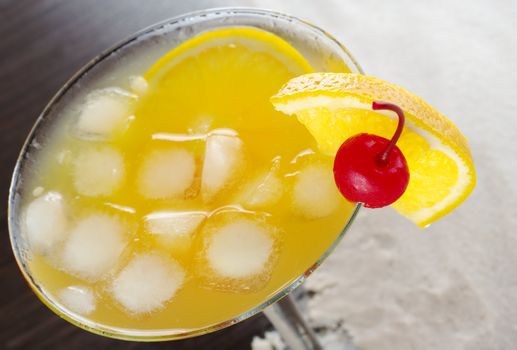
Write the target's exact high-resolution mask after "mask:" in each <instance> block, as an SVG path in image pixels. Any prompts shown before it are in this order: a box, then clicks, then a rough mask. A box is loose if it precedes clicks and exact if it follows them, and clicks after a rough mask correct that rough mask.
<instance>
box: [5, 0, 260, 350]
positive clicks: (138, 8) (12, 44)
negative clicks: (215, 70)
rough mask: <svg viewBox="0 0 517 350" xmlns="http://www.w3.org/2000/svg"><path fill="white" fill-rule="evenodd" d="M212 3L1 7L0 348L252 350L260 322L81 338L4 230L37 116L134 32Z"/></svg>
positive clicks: (61, 2) (13, 0)
mask: <svg viewBox="0 0 517 350" xmlns="http://www.w3.org/2000/svg"><path fill="white" fill-rule="evenodd" d="M221 5H222V4H220V3H218V2H214V1H172V0H171V1H157V0H154V1H145V2H144V1H137V0H124V1H122V0H121V1H117V0H32V1H29V0H0V131H1V133H0V164H1V165H0V181H1V183H0V198H2V200H1V201H0V212H1V218H0V220H1V222H0V229H1V242H0V253H1V254H0V281H1V282H0V283H1V289H0V349H27V350H30V349H56V350H57V349H77V350H80V349H248V348H249V346H250V345H249V344H250V342H251V338H252V337H253V335H255V334H261V333H262V332H263V331H264V330H265V329H266V328H267V327H269V326H270V325H269V323H268V321H267V320H266V319H265V317H264V316H262V315H258V316H255V317H253V318H251V319H249V320H247V321H244V322H242V323H240V324H238V325H235V326H233V327H230V328H227V329H225V330H222V331H219V332H216V333H212V334H210V335H206V336H202V337H198V338H193V339H188V340H182V341H176V342H164V343H135V342H124V341H118V340H113V339H108V338H103V337H101V336H97V335H94V334H90V333H88V332H86V331H83V330H81V329H79V328H76V327H75V326H72V325H71V324H69V323H67V322H66V321H64V320H62V319H61V318H59V317H58V316H56V315H54V314H53V313H52V312H51V311H50V310H48V309H47V308H46V307H45V306H44V305H43V304H42V303H41V302H40V301H39V300H38V299H37V298H36V296H35V295H34V294H33V293H32V291H31V290H30V288H29V287H28V286H27V284H26V282H25V281H24V279H23V278H22V275H21V273H20V272H19V270H18V267H17V265H16V263H15V260H14V257H13V254H12V252H11V246H10V243H9V237H8V230H7V196H8V188H9V182H10V177H11V173H12V170H13V167H14V164H15V161H16V158H17V156H18V152H19V150H20V148H21V146H22V144H23V141H24V139H25V137H26V135H27V133H28V132H29V130H30V128H31V126H32V124H33V123H34V121H35V120H36V118H37V116H38V114H39V113H40V112H41V111H42V109H43V108H44V106H45V104H46V103H47V102H48V101H49V99H50V98H51V97H52V95H53V94H54V93H55V92H56V91H57V90H58V89H59V87H60V86H61V85H62V84H63V83H64V82H65V81H66V80H67V79H68V78H69V77H70V76H71V75H72V74H73V73H74V72H75V71H76V70H78V69H79V68H80V67H81V66H83V65H84V64H85V63H86V62H87V61H88V60H89V59H91V58H93V57H94V56H96V55H97V54H98V53H100V52H101V51H102V50H105V49H107V48H108V47H110V46H111V45H113V44H114V43H116V42H117V41H119V40H122V39H124V38H125V37H127V36H128V35H130V34H132V33H133V32H135V31H137V30H139V29H141V28H143V27H146V26H148V25H151V24H153V23H155V22H157V21H160V20H163V19H166V18H170V17H173V16H176V15H179V14H181V13H184V12H188V11H192V10H198V9H202V8H208V7H214V6H221Z"/></svg>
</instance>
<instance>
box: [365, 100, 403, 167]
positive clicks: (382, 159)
mask: <svg viewBox="0 0 517 350" xmlns="http://www.w3.org/2000/svg"><path fill="white" fill-rule="evenodd" d="M372 109H373V110H374V111H378V110H389V111H393V112H395V113H397V115H398V116H399V123H398V125H397V130H395V133H394V134H393V136H392V137H391V141H390V143H389V144H388V146H386V148H385V149H384V151H383V152H382V153H379V155H378V156H377V159H376V160H377V165H379V166H386V165H387V164H388V161H389V159H390V154H391V151H392V150H393V147H395V144H396V143H397V141H398V140H399V138H400V135H401V134H402V130H403V129H404V121H405V118H404V112H403V111H402V109H401V108H400V107H399V106H397V105H396V104H393V103H389V102H382V101H373V102H372Z"/></svg>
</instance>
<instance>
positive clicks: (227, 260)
mask: <svg viewBox="0 0 517 350" xmlns="http://www.w3.org/2000/svg"><path fill="white" fill-rule="evenodd" d="M310 69H311V68H310V65H309V64H308V63H307V62H306V61H305V59H304V58H303V57H302V56H301V55H300V54H298V53H297V52H296V51H295V50H294V49H293V48H291V47H290V46H289V45H288V44H287V43H286V42H284V41H282V40H281V39H279V38H278V37H275V36H273V35H272V34H269V33H266V32H262V31H259V30H255V29H250V28H240V29H225V30H220V31H214V32H210V33H207V34H202V35H200V36H199V37H197V38H195V39H193V40H191V41H189V42H187V43H185V44H183V45H181V46H179V47H177V48H176V49H174V50H173V51H172V52H170V53H168V54H167V55H166V56H164V58H162V59H161V60H159V61H158V62H157V63H156V64H155V65H154V66H153V67H152V68H150V69H149V70H148V71H147V73H146V74H144V75H143V77H142V76H139V77H128V76H124V77H119V78H117V79H115V81H114V83H113V84H112V86H111V87H109V88H104V89H99V90H96V91H87V92H85V96H84V98H83V99H82V102H81V104H80V105H79V106H78V107H77V108H75V109H74V113H72V114H71V117H70V118H63V122H62V123H61V124H60V125H58V127H57V128H56V130H55V131H54V132H53V134H52V135H53V137H52V142H50V143H49V145H48V147H46V148H45V150H44V151H43V152H42V154H41V157H40V159H39V160H38V161H37V162H36V165H35V167H36V168H37V169H38V171H36V172H35V173H34V175H33V177H32V179H30V181H29V182H28V185H27V186H26V187H25V193H24V196H23V203H24V204H23V205H24V208H25V209H24V214H23V218H22V219H23V225H22V227H24V235H25V238H26V239H27V241H28V242H29V247H30V254H29V259H30V260H29V265H30V269H31V272H32V274H33V276H34V278H35V279H36V281H37V282H38V283H39V284H40V285H41V286H42V287H43V289H44V291H45V293H47V294H49V295H50V296H51V297H52V298H53V299H54V300H55V301H56V302H57V303H58V304H59V305H61V306H62V307H63V308H65V309H68V310H69V311H71V312H72V313H73V314H74V315H76V316H77V317H81V318H82V319H83V320H87V321H88V322H90V324H91V325H93V324H96V325H101V326H102V327H104V328H107V329H109V328H111V329H117V330H119V331H124V332H131V330H138V331H140V332H145V331H151V330H152V331H160V332H161V331H164V332H165V331H167V332H176V333H182V332H186V331H189V330H194V329H199V328H204V327H208V326H210V325H213V324H216V323H220V322H224V321H227V320H230V319H232V318H233V317H236V316H238V315H239V314H242V313H244V312H247V311H249V310H250V309H252V308H253V307H256V306H257V305H259V304H260V303H263V302H265V301H266V300H267V299H268V298H269V297H271V296H272V295H274V294H275V293H276V292H278V291H279V290H281V289H282V288H283V287H285V286H287V285H288V284H289V283H291V282H292V281H293V280H294V279H296V278H297V277H299V276H300V275H301V274H302V273H303V272H304V271H306V270H307V269H308V268H309V267H310V266H311V265H312V264H314V263H315V262H316V260H317V259H318V258H319V257H320V256H321V255H322V254H323V253H324V252H325V250H326V249H327V248H328V247H329V246H330V244H331V243H332V242H333V241H334V239H335V238H336V236H337V235H338V233H339V232H340V230H341V229H342V228H343V225H344V224H345V223H346V221H347V220H348V217H349V216H350V212H351V210H352V206H351V205H350V204H347V203H346V202H345V201H344V200H343V199H341V197H340V196H339V194H338V192H337V189H336V188H335V186H334V184H333V177H332V170H331V169H332V159H330V158H328V157H325V156H323V155H321V154H319V153H318V151H317V148H316V144H315V142H314V140H313V138H312V137H311V136H310V134H309V133H308V132H307V130H306V129H305V128H304V127H303V126H302V125H301V124H299V123H298V122H297V120H296V119H295V118H289V117H287V116H285V115H282V114H280V113H278V112H275V111H274V110H273V108H272V106H271V104H270V102H269V97H270V96H272V95H273V94H274V93H275V92H276V91H277V90H278V89H279V88H280V87H281V86H282V85H283V84H284V83H285V82H286V81H287V80H289V79H290V78H292V77H294V76H297V75H300V74H303V73H307V72H309V71H310ZM120 87H130V88H132V90H130V89H128V88H125V89H121V88H120ZM128 90H129V91H128Z"/></svg>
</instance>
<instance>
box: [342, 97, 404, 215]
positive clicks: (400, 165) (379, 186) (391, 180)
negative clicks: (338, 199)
mask: <svg viewBox="0 0 517 350" xmlns="http://www.w3.org/2000/svg"><path fill="white" fill-rule="evenodd" d="M372 109H373V110H390V111H393V112H395V113H397V115H398V117H399V122H398V126H397V130H396V131H395V133H394V134H393V137H392V138H391V140H388V139H386V138H384V137H381V136H377V135H372V134H366V133H363V134H357V135H354V136H352V137H350V138H349V139H348V140H346V141H345V142H344V143H343V144H342V145H341V147H339V150H338V151H337V154H336V158H335V159H334V179H335V181H336V185H337V187H338V188H339V191H340V192H341V193H342V194H343V196H344V197H345V198H346V199H348V200H349V201H352V202H360V203H363V204H364V206H365V207H367V208H381V207H385V206H387V205H390V204H391V203H393V202H395V201H396V200H397V199H398V198H399V197H400V196H402V194H403V193H404V191H405V190H406V188H407V185H408V182H409V170H408V166H407V162H406V158H404V155H403V154H402V152H401V151H400V149H399V148H398V147H397V145H396V143H397V141H398V139H399V137H400V134H401V133H402V130H403V128H404V112H403V111H402V109H401V108H400V107H399V106H397V105H395V104H393V103H388V102H379V101H373V103H372Z"/></svg>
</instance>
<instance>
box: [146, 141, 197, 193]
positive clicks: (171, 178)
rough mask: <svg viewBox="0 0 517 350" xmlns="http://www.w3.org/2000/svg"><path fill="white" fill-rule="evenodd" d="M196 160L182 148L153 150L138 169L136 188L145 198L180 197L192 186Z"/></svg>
mask: <svg viewBox="0 0 517 350" xmlns="http://www.w3.org/2000/svg"><path fill="white" fill-rule="evenodd" d="M195 172H196V160H195V158H194V156H193V155H192V153H190V152H188V151H187V150H184V149H171V150H155V151H152V152H151V153H150V154H149V155H147V156H146V158H145V159H144V161H143V164H142V165H141V167H140V170H139V176H138V190H139V192H140V194H142V195H143V196H144V197H146V198H151V199H160V198H173V197H182V196H184V195H185V191H186V190H187V189H188V188H189V187H190V186H192V183H193V182H194V175H195Z"/></svg>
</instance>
